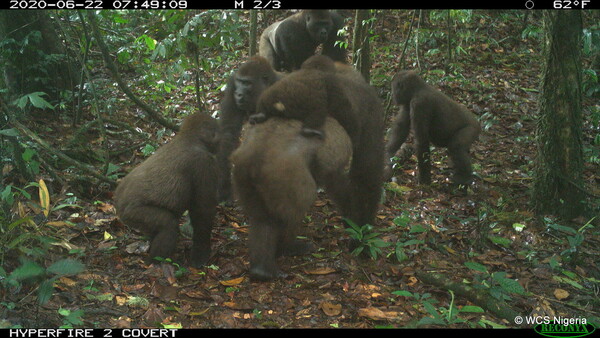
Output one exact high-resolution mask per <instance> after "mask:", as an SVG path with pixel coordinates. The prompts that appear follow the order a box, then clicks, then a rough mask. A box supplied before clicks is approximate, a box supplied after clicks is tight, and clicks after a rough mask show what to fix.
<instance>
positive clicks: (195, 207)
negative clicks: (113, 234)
mask: <svg viewBox="0 0 600 338" xmlns="http://www.w3.org/2000/svg"><path fill="white" fill-rule="evenodd" d="M218 130H219V127H218V124H217V121H216V120H215V119H213V118H211V117H210V116H208V115H205V114H201V113H196V114H193V115H190V116H188V117H187V118H185V120H184V121H183V124H182V126H181V129H180V130H179V132H178V133H177V135H176V136H175V137H174V138H173V139H172V140H171V141H170V142H169V143H167V144H165V145H164V146H162V147H160V148H159V149H158V150H157V151H156V153H154V154H153V155H152V156H150V157H149V158H148V159H146V160H145V161H144V162H142V164H140V165H139V166H138V167H136V168H135V169H133V170H132V171H131V172H130V173H129V174H128V175H127V176H125V177H124V178H123V179H122V180H121V182H119V185H118V186H117V189H116V191H115V198H114V199H115V207H116V210H117V215H118V216H119V218H120V219H121V220H122V221H123V223H125V224H127V225H129V226H131V227H134V228H136V229H139V230H142V231H144V232H146V233H147V234H148V235H149V236H150V250H149V259H150V260H151V259H153V258H154V257H157V256H159V257H162V258H167V257H171V255H172V254H173V252H174V251H175V247H176V245H177V237H178V234H179V221H180V217H181V216H182V214H183V212H184V211H185V210H188V211H189V215H190V220H191V223H192V228H193V231H194V233H193V245H192V251H191V265H192V266H194V267H200V266H202V265H204V264H206V262H207V261H208V259H209V257H210V249H211V248H210V237H211V229H212V225H213V222H214V216H215V213H216V205H217V166H216V160H215V157H214V155H213V153H214V152H215V151H216V148H217V143H218V139H219V136H218Z"/></svg>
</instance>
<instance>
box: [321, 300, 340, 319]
mask: <svg viewBox="0 0 600 338" xmlns="http://www.w3.org/2000/svg"><path fill="white" fill-rule="evenodd" d="M319 307H320V308H321V310H323V312H325V314H326V315H328V316H337V315H339V314H340V313H342V304H333V303H329V302H323V303H321V304H320V305H319Z"/></svg>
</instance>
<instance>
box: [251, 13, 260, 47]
mask: <svg viewBox="0 0 600 338" xmlns="http://www.w3.org/2000/svg"><path fill="white" fill-rule="evenodd" d="M257 31H258V11H256V10H253V11H250V56H254V55H255V54H256V53H258V51H257V50H256V40H257Z"/></svg>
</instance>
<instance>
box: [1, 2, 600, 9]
mask: <svg viewBox="0 0 600 338" xmlns="http://www.w3.org/2000/svg"><path fill="white" fill-rule="evenodd" d="M599 3H600V0H486V1H462V2H461V1H452V2H445V3H444V4H442V5H440V1H393V0H392V1H390V0H385V1H383V0H380V1H377V2H374V1H365V0H363V1H327V2H325V1H322V0H321V1H318V0H302V1H300V0H226V1H221V0H218V1H217V0H213V1H200V0H7V1H2V4H3V5H2V6H3V7H2V9H147V10H150V9H239V10H250V9H254V10H263V9H321V8H322V9H325V8H327V9H492V10H493V9H522V10H536V9H556V10H589V9H598V8H599V5H598V4H599Z"/></svg>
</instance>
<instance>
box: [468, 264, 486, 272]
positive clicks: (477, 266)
mask: <svg viewBox="0 0 600 338" xmlns="http://www.w3.org/2000/svg"><path fill="white" fill-rule="evenodd" d="M465 266H466V267H467V268H469V269H471V270H475V271H479V272H488V271H487V268H486V267H485V265H482V264H479V263H476V262H465Z"/></svg>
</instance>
